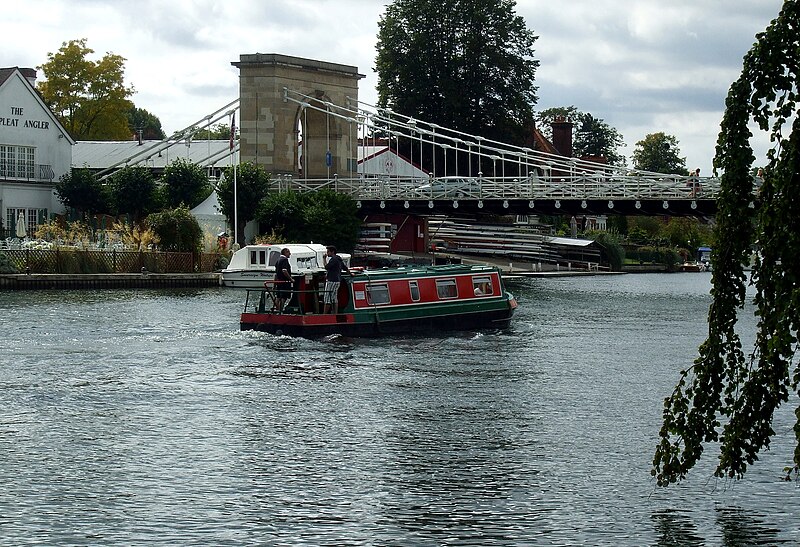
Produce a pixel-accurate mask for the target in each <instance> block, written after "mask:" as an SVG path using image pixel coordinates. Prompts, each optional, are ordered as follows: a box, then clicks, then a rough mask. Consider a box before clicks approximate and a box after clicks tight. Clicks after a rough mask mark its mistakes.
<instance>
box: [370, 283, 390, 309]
mask: <svg viewBox="0 0 800 547" xmlns="http://www.w3.org/2000/svg"><path fill="white" fill-rule="evenodd" d="M367 303H369V304H373V305H378V304H388V303H389V285H387V284H386V283H379V284H377V285H373V284H370V285H367Z"/></svg>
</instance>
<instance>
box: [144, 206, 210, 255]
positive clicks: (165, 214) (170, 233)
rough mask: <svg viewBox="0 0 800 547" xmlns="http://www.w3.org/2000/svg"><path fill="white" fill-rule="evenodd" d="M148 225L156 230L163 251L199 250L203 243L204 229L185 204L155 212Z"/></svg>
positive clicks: (149, 218) (191, 251) (150, 216)
mask: <svg viewBox="0 0 800 547" xmlns="http://www.w3.org/2000/svg"><path fill="white" fill-rule="evenodd" d="M146 224H147V226H148V227H149V228H150V229H151V230H152V231H153V232H155V234H156V235H157V236H158V239H159V242H160V243H159V248H160V249H161V250H162V251H174V252H189V253H193V252H198V251H199V250H200V248H201V246H202V243H203V229H202V228H201V227H200V223H198V222H197V219H196V218H194V216H193V215H192V213H191V212H189V208H188V207H186V206H185V205H182V206H180V207H178V208H177V209H170V210H167V211H161V212H160V213H153V214H151V215H149V216H148V217H147V221H146Z"/></svg>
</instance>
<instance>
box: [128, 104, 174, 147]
mask: <svg viewBox="0 0 800 547" xmlns="http://www.w3.org/2000/svg"><path fill="white" fill-rule="evenodd" d="M128 129H129V130H130V132H131V135H138V132H139V131H141V132H142V139H145V140H161V139H164V138H166V135H165V134H164V130H163V129H161V120H159V119H158V117H156V116H155V115H153V114H151V113H150V112H148V111H147V110H145V109H144V108H136V107H133V108H131V109H130V110H129V111H128Z"/></svg>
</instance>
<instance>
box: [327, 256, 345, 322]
mask: <svg viewBox="0 0 800 547" xmlns="http://www.w3.org/2000/svg"><path fill="white" fill-rule="evenodd" d="M326 249H327V253H326V256H325V298H324V302H325V313H331V311H333V313H334V314H336V313H339V299H338V297H337V293H338V292H339V284H340V283H341V282H342V272H347V273H348V274H349V273H350V270H349V269H348V268H347V265H345V263H344V260H342V257H340V256H339V255H337V254H336V247H335V246H333V245H328V246H327V247H326Z"/></svg>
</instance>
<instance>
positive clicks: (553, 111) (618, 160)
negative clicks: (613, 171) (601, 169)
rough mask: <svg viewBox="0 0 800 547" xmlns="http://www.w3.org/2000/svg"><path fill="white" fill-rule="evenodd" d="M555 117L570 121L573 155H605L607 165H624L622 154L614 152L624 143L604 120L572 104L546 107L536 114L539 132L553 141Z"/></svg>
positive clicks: (601, 156)
mask: <svg viewBox="0 0 800 547" xmlns="http://www.w3.org/2000/svg"><path fill="white" fill-rule="evenodd" d="M559 120H564V121H568V122H571V123H572V155H573V156H575V157H577V158H588V157H600V158H605V159H606V161H607V162H608V164H609V165H618V166H624V165H625V163H626V160H625V156H623V155H622V154H619V153H618V152H617V150H618V149H619V148H620V147H621V146H625V142H624V140H623V138H622V135H621V134H620V132H619V131H617V130H616V129H615V128H613V127H611V126H610V125H608V124H607V123H606V122H605V121H603V120H602V119H600V118H595V117H594V116H593V115H591V114H588V113H585V112H581V111H580V110H578V109H577V108H576V107H575V106H572V105H570V106H557V107H553V108H547V109H545V110H542V111H541V112H539V113H538V114H536V123H537V126H538V128H539V131H540V132H541V133H542V135H544V136H545V137H547V138H548V139H550V140H551V141H552V140H553V128H552V127H551V124H552V123H553V122H555V121H559Z"/></svg>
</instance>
